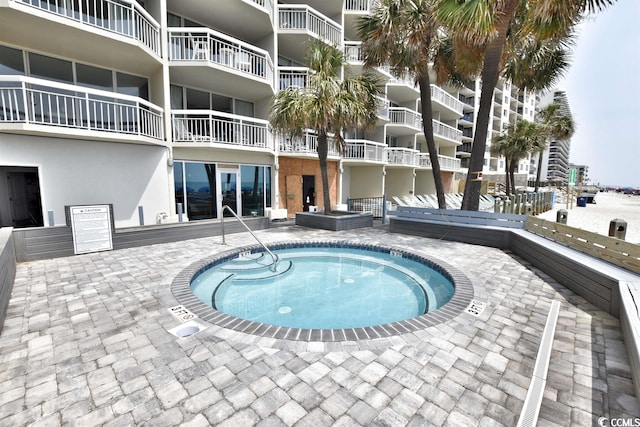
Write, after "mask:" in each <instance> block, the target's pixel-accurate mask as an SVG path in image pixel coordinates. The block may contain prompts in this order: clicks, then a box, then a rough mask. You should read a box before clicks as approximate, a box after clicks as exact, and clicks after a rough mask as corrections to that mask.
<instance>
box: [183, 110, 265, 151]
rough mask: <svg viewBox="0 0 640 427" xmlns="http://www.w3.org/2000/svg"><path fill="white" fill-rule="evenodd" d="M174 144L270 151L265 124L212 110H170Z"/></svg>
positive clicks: (249, 118) (253, 119)
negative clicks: (199, 144)
mask: <svg viewBox="0 0 640 427" xmlns="http://www.w3.org/2000/svg"><path fill="white" fill-rule="evenodd" d="M171 123H172V137H173V138H172V139H173V142H205V143H221V144H232V145H239V146H243V147H252V148H269V149H273V144H272V143H271V138H270V135H269V131H268V126H269V122H268V121H267V120H262V119H256V118H253V117H246V116H239V115H236V114H229V113H223V112H221V111H211V110H172V111H171Z"/></svg>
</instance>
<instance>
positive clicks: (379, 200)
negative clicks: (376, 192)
mask: <svg viewBox="0 0 640 427" xmlns="http://www.w3.org/2000/svg"><path fill="white" fill-rule="evenodd" d="M386 201H387V198H386V196H382V197H360V198H353V199H352V198H348V199H347V210H348V211H352V212H371V214H372V215H373V217H374V218H376V219H379V218H384V216H385V215H384V214H385V205H386ZM383 223H384V222H383Z"/></svg>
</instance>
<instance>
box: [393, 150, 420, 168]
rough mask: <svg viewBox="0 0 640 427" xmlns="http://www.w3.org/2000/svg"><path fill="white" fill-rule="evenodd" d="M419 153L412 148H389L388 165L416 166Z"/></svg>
mask: <svg viewBox="0 0 640 427" xmlns="http://www.w3.org/2000/svg"><path fill="white" fill-rule="evenodd" d="M417 155H418V151H417V150H414V149H412V148H398V147H388V148H387V163H389V164H390V165H406V166H415V165H416V156H417Z"/></svg>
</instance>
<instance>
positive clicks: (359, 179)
mask: <svg viewBox="0 0 640 427" xmlns="http://www.w3.org/2000/svg"><path fill="white" fill-rule="evenodd" d="M382 178H383V176H382V166H361V167H353V168H351V181H350V183H349V184H350V187H349V194H350V196H349V197H351V198H358V197H381V196H382V195H383V194H384V186H383V179H382Z"/></svg>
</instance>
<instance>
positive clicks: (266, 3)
mask: <svg viewBox="0 0 640 427" xmlns="http://www.w3.org/2000/svg"><path fill="white" fill-rule="evenodd" d="M250 1H251V2H252V3H255V4H257V5H258V6H260V7H262V8H264V9H265V10H266V11H267V13H268V14H269V17H270V18H271V19H273V3H272V2H271V0H250Z"/></svg>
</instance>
